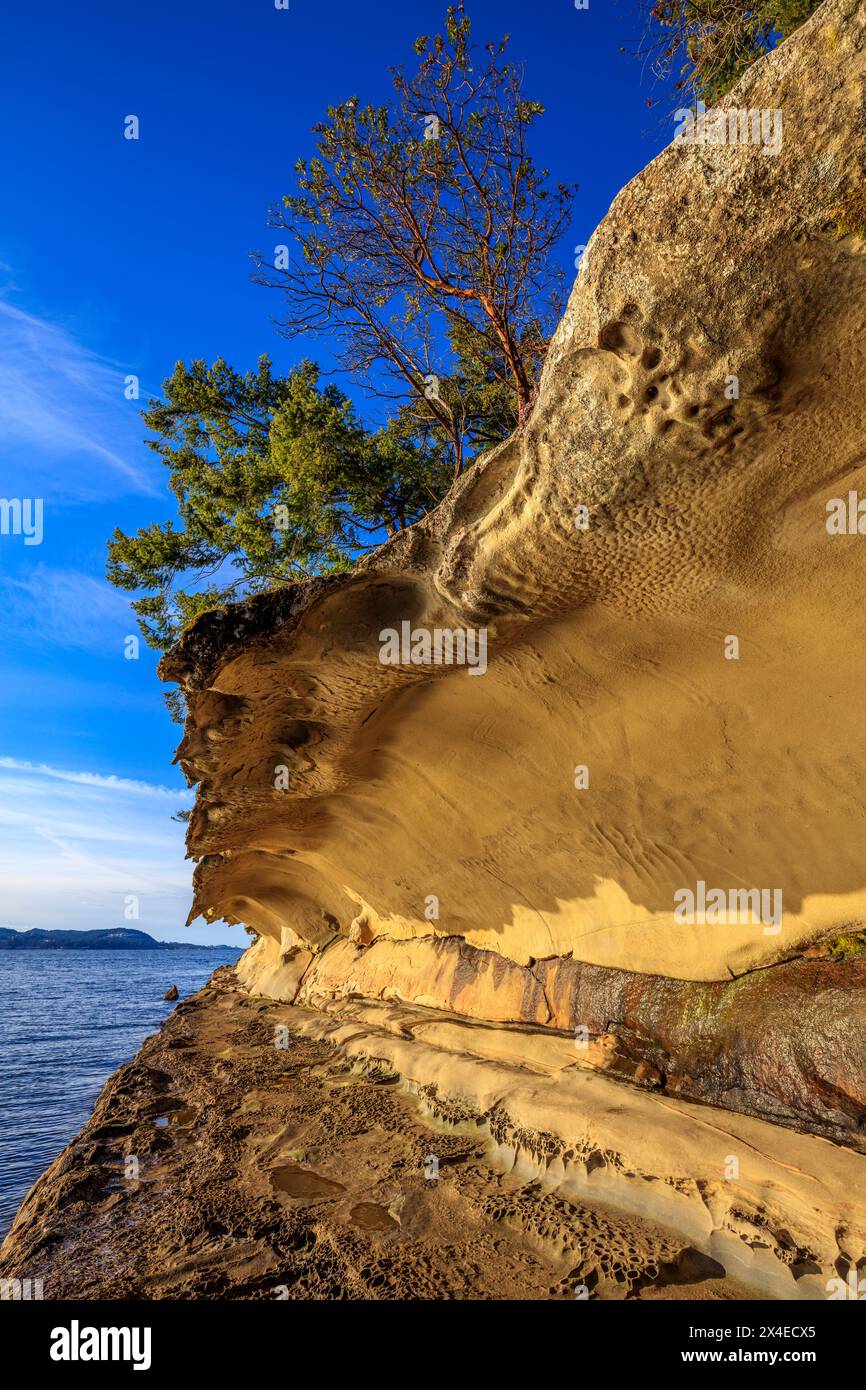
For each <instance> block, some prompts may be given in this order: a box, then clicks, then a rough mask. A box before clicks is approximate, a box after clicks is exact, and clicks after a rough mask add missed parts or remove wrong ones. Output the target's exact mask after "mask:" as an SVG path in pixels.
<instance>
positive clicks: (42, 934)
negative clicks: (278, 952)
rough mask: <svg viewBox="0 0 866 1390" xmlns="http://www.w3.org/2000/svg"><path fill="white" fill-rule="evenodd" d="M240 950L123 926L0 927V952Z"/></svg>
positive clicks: (239, 952) (229, 946) (241, 951)
mask: <svg viewBox="0 0 866 1390" xmlns="http://www.w3.org/2000/svg"><path fill="white" fill-rule="evenodd" d="M244 949H245V948H244V947H243V946H231V945H229V944H228V943H224V942H207V943H205V942H197V941H157V940H156V938H155V937H153V936H149V935H148V934H147V932H143V931H134V930H131V929H127V928H124V927H113V928H107V929H105V930H95V931H46V930H43V929H42V928H40V927H34V928H32V929H31V930H30V931H16V930H15V929H14V928H12V927H0V951H237V953H238V955H241V954H242V953H243V951H244Z"/></svg>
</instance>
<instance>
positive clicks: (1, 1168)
mask: <svg viewBox="0 0 866 1390" xmlns="http://www.w3.org/2000/svg"><path fill="white" fill-rule="evenodd" d="M237 958H238V952H237V951H233V950H231V949H230V948H226V949H225V950H222V949H215V950H190V951H176V952H175V951H0V1239H2V1237H3V1236H4V1235H5V1234H6V1231H7V1230H8V1228H9V1225H10V1223H11V1221H12V1218H13V1216H14V1215H15V1212H16V1211H17V1209H18V1206H19V1204H20V1202H21V1199H22V1198H23V1197H24V1194H25V1193H26V1192H27V1189H28V1188H29V1187H30V1186H31V1185H32V1184H33V1183H34V1182H35V1181H36V1179H37V1178H38V1176H39V1174H40V1173H41V1172H42V1171H43V1169H45V1168H47V1167H48V1165H49V1163H51V1162H52V1160H53V1159H55V1158H56V1157H57V1155H58V1154H59V1153H60V1150H61V1149H62V1148H63V1147H64V1145H65V1144H66V1143H68V1141H69V1140H70V1139H71V1138H72V1137H73V1135H75V1134H77V1133H78V1130H79V1129H80V1128H81V1126H82V1125H83V1124H84V1122H85V1120H86V1119H87V1118H88V1116H89V1114H90V1112H91V1110H92V1108H93V1103H94V1101H95V1100H96V1097H97V1096H98V1095H99V1092H100V1090H101V1089H102V1086H103V1083H104V1082H105V1081H106V1079H107V1078H108V1077H109V1076H110V1075H111V1073H112V1072H113V1071H115V1070H116V1068H117V1067H119V1066H120V1065H121V1064H122V1063H123V1062H128V1061H130V1060H131V1058H132V1057H133V1054H134V1053H135V1052H136V1051H137V1050H138V1048H139V1046H140V1045H141V1043H142V1042H143V1041H144V1039H145V1038H146V1037H147V1036H148V1034H150V1033H155V1032H156V1031H157V1029H158V1028H159V1025H160V1023H161V1022H162V1020H163V1019H164V1018H166V1017H167V1016H168V1014H169V1013H171V1011H172V1009H173V1008H175V1007H176V1006H175V1005H174V1004H167V1003H165V1001H164V1000H163V997H162V996H163V995H164V994H165V992H166V990H167V989H168V988H169V986H170V985H177V988H178V991H179V993H180V997H181V999H183V998H184V997H185V996H186V995H188V994H195V992H196V990H198V989H201V987H202V985H203V984H205V983H206V981H207V980H208V979H209V977H210V976H211V975H212V974H213V972H214V970H216V969H217V967H218V966H220V965H227V964H233V963H234V962H235V961H236V960H237Z"/></svg>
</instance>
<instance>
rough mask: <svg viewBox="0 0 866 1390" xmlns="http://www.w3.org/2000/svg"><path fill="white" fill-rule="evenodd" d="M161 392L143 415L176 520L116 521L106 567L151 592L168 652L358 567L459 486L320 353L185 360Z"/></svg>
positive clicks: (154, 636) (157, 641)
mask: <svg viewBox="0 0 866 1390" xmlns="http://www.w3.org/2000/svg"><path fill="white" fill-rule="evenodd" d="M163 389H164V392H165V395H164V398H162V399H159V400H152V401H150V402H149V403H148V407H147V409H146V410H145V411H143V412H142V415H143V419H144V421H145V423H146V424H147V426H148V427H149V428H150V429H151V430H153V431H154V433H155V435H156V438H154V439H151V440H149V441H148V443H149V445H150V447H151V448H152V449H154V450H155V451H156V452H157V453H158V454H159V455H160V456H161V457H162V459H163V462H164V463H165V465H166V467H167V468H168V469H169V473H170V487H171V491H172V492H173V493H174V496H175V498H176V500H177V507H178V523H176V522H175V521H173V520H170V521H166V522H154V523H153V524H152V525H150V526H147V527H144V528H143V529H141V530H139V531H137V532H136V533H135V534H134V535H132V536H127V535H125V534H124V532H122V531H121V530H119V529H118V530H115V532H114V535H113V536H112V538H111V540H110V541H109V543H108V552H109V558H108V567H107V574H108V578H109V580H110V581H111V583H112V584H114V585H116V586H117V587H118V588H121V589H125V590H127V591H136V592H141V591H144V592H143V593H142V594H141V596H140V597H139V598H137V599H136V600H135V601H134V602H133V604H132V607H133V609H134V611H135V612H136V614H137V615H138V618H139V625H140V627H141V630H142V633H143V634H144V637H145V640H146V641H147V642H148V644H149V645H150V646H152V647H156V648H158V649H160V650H166V649H167V648H168V647H170V646H171V645H172V644H173V643H174V642H175V641H176V639H177V637H178V635H179V633H180V631H181V630H182V628H183V627H184V626H185V625H186V624H187V623H189V622H190V621H191V620H192V619H193V618H194V617H195V616H196V615H197V614H198V613H200V612H202V611H204V610H205V609H207V608H214V607H217V606H219V605H220V604H222V603H225V602H226V601H228V600H230V599H232V598H236V597H238V596H239V595H240V594H246V593H254V592H257V591H261V590H263V589H266V588H272V587H274V586H277V585H280V584H285V583H290V582H292V581H295V580H297V579H303V578H309V577H311V576H312V575H315V574H321V573H327V572H336V571H341V570H347V569H349V568H350V567H351V565H352V564H353V562H354V560H355V559H356V558H357V556H358V555H359V554H362V553H363V552H364V551H365V550H369V549H370V548H371V547H372V546H374V545H376V544H379V543H380V542H381V541H382V540H383V539H384V538H385V537H386V536H390V535H394V534H396V532H397V531H399V530H400V529H402V528H403V527H404V526H408V525H411V523H412V522H414V521H416V520H417V519H418V518H419V517H420V516H422V515H423V514H424V513H425V512H426V511H428V510H429V509H430V508H431V507H432V506H435V504H436V503H437V502H438V501H439V500H440V499H441V498H442V497H443V496H444V494H445V492H446V491H447V489H448V487H449V485H450V482H451V471H450V467H449V460H448V458H447V456H446V455H445V453H444V452H443V450H442V448H441V446H440V447H439V449H438V452H437V451H436V449H435V448H433V447H431V445H430V444H429V442H428V441H425V440H424V439H423V438H420V439H419V440H416V439H413V438H412V437H411V436H410V434H409V433H408V432H407V431H406V430H405V429H404V428H403V427H402V426H399V425H398V424H397V423H396V422H395V423H394V424H391V425H389V426H386V427H385V428H384V429H380V430H378V431H376V432H372V433H371V432H370V431H368V430H366V429H365V428H364V427H363V426H362V425H361V423H360V422H359V421H358V419H357V417H356V415H355V413H354V410H353V408H352V405H351V402H350V401H349V400H348V398H347V397H346V396H344V395H343V394H342V393H341V392H340V391H339V390H338V388H337V387H336V386H335V385H334V384H328V385H326V386H324V387H321V386H320V385H319V374H318V369H317V368H316V367H315V365H314V364H313V363H311V362H303V363H302V364H301V365H300V366H299V367H297V368H295V369H294V370H293V371H292V372H290V373H289V375H288V376H286V377H280V376H276V375H274V373H273V371H272V369H271V363H270V361H269V359H268V358H267V357H262V358H261V359H260V360H259V363H258V367H257V370H256V371H255V372H249V373H247V374H246V375H241V374H240V373H238V372H236V371H235V370H234V369H233V368H232V367H230V366H229V365H228V364H227V363H226V362H225V361H223V360H222V359H220V360H219V361H217V362H215V363H214V364H213V366H210V367H209V366H207V364H206V363H205V362H203V361H196V362H193V363H192V364H191V365H190V366H189V367H186V366H185V365H184V364H183V363H182V362H178V363H177V365H176V367H175V369H174V372H173V373H172V375H171V377H169V378H168V380H167V381H166V382H165V383H164V387H163ZM175 712H176V707H175Z"/></svg>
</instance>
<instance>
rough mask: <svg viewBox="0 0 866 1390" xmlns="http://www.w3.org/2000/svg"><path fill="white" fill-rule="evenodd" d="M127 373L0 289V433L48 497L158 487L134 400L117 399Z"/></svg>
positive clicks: (121, 392) (102, 493) (144, 490)
mask: <svg viewBox="0 0 866 1390" xmlns="http://www.w3.org/2000/svg"><path fill="white" fill-rule="evenodd" d="M128 373H129V369H128V368H124V367H122V366H121V365H120V364H119V363H116V362H111V361H109V360H107V359H106V358H104V357H100V356H99V355H98V354H97V353H95V352H93V351H91V350H90V349H89V348H88V347H86V346H85V345H84V344H83V343H81V342H79V341H78V340H77V338H76V337H75V336H74V335H73V334H72V333H70V332H69V331H68V330H67V329H66V328H64V327H62V326H61V325H60V324H57V323H52V322H50V321H49V320H47V319H44V318H39V317H38V316H37V315H35V314H31V313H27V312H26V311H25V310H24V309H21V308H19V307H18V306H17V305H16V304H13V303H11V301H10V299H9V297H8V294H6V295H2V294H0V434H2V435H3V438H4V444H5V447H6V448H7V449H8V448H10V446H11V447H14V446H19V447H23V448H24V449H26V451H27V461H28V462H27V472H28V475H29V476H30V477H31V478H32V477H33V475H34V473H38V474H39V475H44V477H45V478H47V479H48V480H49V481H50V483H51V487H52V495H53V496H55V497H57V496H63V497H73V498H76V497H77V498H83V497H99V496H108V495H111V494H112V493H113V492H116V491H118V490H120V489H122V490H124V491H135V492H144V493H155V492H156V491H157V490H158V489H157V480H156V477H155V470H154V469H153V467H152V466H151V465H150V463H149V460H148V459H147V456H146V455H145V453H144V450H143V448H142V445H141V436H142V432H143V427H142V424H141V420H140V418H139V416H138V406H137V403H135V402H132V401H127V400H125V399H124V379H125V377H126V376H127V375H128ZM72 460H76V461H78V463H79V466H78V467H70V462H71V461H72ZM37 465H38V467H37ZM4 485H5V486H8V483H5V484H4ZM20 491H22V494H23V489H22V490H20ZM27 495H30V493H29V492H28V493H27Z"/></svg>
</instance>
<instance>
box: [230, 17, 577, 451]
mask: <svg viewBox="0 0 866 1390" xmlns="http://www.w3.org/2000/svg"><path fill="white" fill-rule="evenodd" d="M507 42H508V41H507V39H504V40H503V41H502V42H501V43H498V44H493V43H490V44H488V45H487V46H486V47H485V48H484V49H483V50H479V48H478V47H477V46H473V45H472V44H471V42H470V21H469V18H468V16H467V15H466V13H465V12H464V8H463V4H462V0H461V3H459V4H458V5H456V6H451V7H450V8H449V9H448V11H447V16H446V23H445V33H444V35H442V34H440V35H436V36H435V37H429V36H422V37H421V38H419V39H418V40H417V43H416V45H415V51H416V54H417V56H418V59H419V60H420V61H419V65H418V68H417V71H416V72H415V73H414V74H413V75H412V76H408V77H407V76H406V75H405V74H404V72H403V71H402V69H392V71H391V77H392V82H393V87H394V98H393V101H392V102H391V104H390V105H389V106H386V107H374V106H361V104H360V103H359V101H358V100H357V99H356V98H351V99H349V100H347V101H344V102H343V103H342V104H340V105H339V106H335V107H331V108H330V109H329V110H328V113H327V119H326V120H325V121H323V122H321V123H320V124H319V125H317V126H316V127H315V134H316V135H317V137H318V143H317V152H316V155H315V157H314V158H312V159H310V160H300V161H299V162H298V163H297V164H296V166H295V175H296V184H297V188H296V191H295V192H294V193H291V194H287V195H286V196H285V197H284V198H283V199H282V202H281V203H280V204H279V205H278V206H277V207H275V208H274V209H272V212H271V224H272V225H273V226H274V227H276V228H277V229H278V230H279V231H280V232H281V233H286V234H288V237H289V243H290V244H289V243H281V244H280V246H279V247H278V248H277V254H276V256H275V260H274V263H271V262H270V261H267V262H266V260H265V258H264V257H263V256H261V255H259V256H258V257H256V264H257V278H258V279H259V280H260V281H261V282H262V283H264V284H267V285H270V286H273V287H275V288H277V289H279V290H280V291H281V293H282V295H283V303H284V319H283V322H282V330H283V332H284V333H285V334H286V335H287V336H290V337H293V336H295V335H297V334H306V335H310V334H313V335H316V334H320V335H326V336H327V337H328V338H330V339H331V340H334V339H336V340H337V342H338V344H339V346H340V349H341V351H342V359H341V363H342V366H343V367H344V368H345V369H346V370H348V371H349V372H350V373H351V374H352V375H353V376H355V377H356V378H358V379H361V380H363V381H364V383H365V385H366V386H367V387H368V389H371V390H373V391H374V392H375V393H376V394H378V395H380V396H382V397H385V398H388V399H391V400H393V401H395V402H397V404H398V406H399V408H400V411H401V413H402V414H403V415H404V418H406V417H407V415H408V418H412V419H420V420H422V421H423V422H424V423H425V425H426V426H427V428H428V429H429V430H432V431H435V432H436V433H438V434H439V435H441V436H442V437H443V438H444V439H445V440H446V441H447V444H448V447H449V450H450V453H451V457H452V461H453V468H454V472H455V474H457V473H459V472H460V471H461V470H462V468H463V467H464V466H465V463H466V462H467V458H468V455H469V452H470V451H476V450H477V448H478V447H479V446H482V447H483V446H484V444H486V443H487V442H489V434H490V425H491V423H492V425H493V434H494V437H496V436H497V433H498V435H499V436H501V433H502V430H501V424H502V421H503V418H504V419H506V420H509V421H513V422H514V423H517V424H521V423H522V422H523V421H524V420H525V419H526V417H527V414H528V412H529V410H530V408H531V406H532V403H533V401H534V398H535V393H536V389H537V381H538V374H539V369H540V364H541V361H542V359H543V356H544V352H545V349H546V347H547V343H548V340H549V335H550V332H551V330H552V327H553V326H554V325H555V322H556V319H557V318H558V316H559V312H560V309H561V302H562V288H563V274H562V271H561V269H560V268H559V267H557V266H556V265H555V263H554V260H553V257H552V253H553V250H554V248H555V246H556V243H557V241H558V240H559V237H560V235H561V234H562V232H563V231H564V230H565V228H566V226H567V223H568V219H569V215H570V210H571V205H572V201H573V195H574V189H573V188H572V187H570V186H568V185H565V184H558V185H556V186H555V187H551V186H549V184H548V173H547V170H544V169H541V170H539V169H538V168H536V165H535V164H534V162H533V159H532V156H531V154H530V152H529V148H528V144H529V136H530V132H531V129H532V127H533V125H534V123H535V121H536V120H537V119H538V117H539V116H540V115H541V114H542V112H543V107H542V106H541V105H540V104H539V103H538V102H535V101H531V100H529V99H528V98H526V97H525V96H524V94H523V80H522V73H521V72H520V70H519V69H518V68H517V67H515V66H514V65H513V64H512V63H511V62H510V61H508V59H507V58H506V57H505V51H506V46H507Z"/></svg>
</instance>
